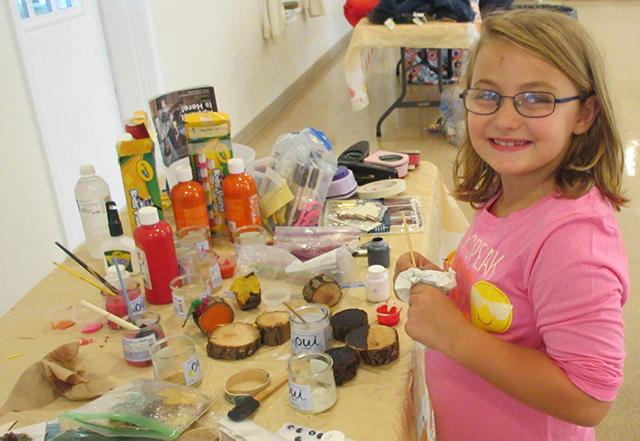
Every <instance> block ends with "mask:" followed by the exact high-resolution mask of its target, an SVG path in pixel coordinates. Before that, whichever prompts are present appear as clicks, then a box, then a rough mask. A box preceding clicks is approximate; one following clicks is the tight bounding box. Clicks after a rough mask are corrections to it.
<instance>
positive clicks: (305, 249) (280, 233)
mask: <svg viewBox="0 0 640 441" xmlns="http://www.w3.org/2000/svg"><path fill="white" fill-rule="evenodd" d="M359 236H360V230H358V229H357V228H352V227H276V231H275V236H274V238H273V239H274V242H273V244H274V245H275V246H276V247H278V248H282V249H285V250H287V251H289V252H290V253H291V254H293V255H294V256H296V257H297V258H298V259H300V260H301V261H303V262H304V261H307V260H309V259H312V258H314V257H317V256H319V255H321V254H324V253H326V252H328V251H331V250H334V249H336V248H338V247H340V246H342V245H346V246H347V247H348V248H349V249H350V250H351V251H352V252H353V251H355V250H356V249H357V248H358V239H359Z"/></svg>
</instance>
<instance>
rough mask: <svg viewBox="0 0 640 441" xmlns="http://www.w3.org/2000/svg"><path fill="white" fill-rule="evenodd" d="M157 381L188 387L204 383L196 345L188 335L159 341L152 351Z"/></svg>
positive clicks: (154, 373)
mask: <svg viewBox="0 0 640 441" xmlns="http://www.w3.org/2000/svg"><path fill="white" fill-rule="evenodd" d="M150 352H151V358H152V360H153V375H154V377H155V379H156V380H164V381H169V382H171V383H176V384H184V385H186V386H199V385H200V383H202V368H201V365H200V358H199V357H198V353H197V352H196V344H195V342H194V341H193V339H192V338H191V337H189V336H187V335H176V336H172V337H167V338H163V339H162V340H159V341H157V342H156V343H155V344H154V345H153V346H152V347H151V349H150Z"/></svg>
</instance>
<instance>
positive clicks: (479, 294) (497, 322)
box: [471, 280, 513, 334]
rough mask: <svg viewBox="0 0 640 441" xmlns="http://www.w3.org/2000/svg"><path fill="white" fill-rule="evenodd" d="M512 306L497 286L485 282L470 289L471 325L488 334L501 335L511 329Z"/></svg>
mask: <svg viewBox="0 0 640 441" xmlns="http://www.w3.org/2000/svg"><path fill="white" fill-rule="evenodd" d="M512 319H513V305H512V304H511V301H510V300H509V297H507V295H506V294H505V293H504V292H502V291H501V290H500V289H499V288H498V287H497V286H495V285H494V284H492V283H489V282H487V281H485V280H481V281H479V282H476V283H474V284H473V286H472V287H471V323H473V325H474V326H476V327H478V328H480V329H484V330H485V331H488V332H493V333H496V334H502V333H504V332H506V331H507V330H508V329H509V328H510V327H511V321H512Z"/></svg>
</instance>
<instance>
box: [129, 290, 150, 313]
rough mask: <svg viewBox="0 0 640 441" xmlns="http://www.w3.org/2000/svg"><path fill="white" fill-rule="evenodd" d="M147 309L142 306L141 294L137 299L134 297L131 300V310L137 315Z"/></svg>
mask: <svg viewBox="0 0 640 441" xmlns="http://www.w3.org/2000/svg"><path fill="white" fill-rule="evenodd" d="M146 309H147V307H146V306H145V304H144V297H142V294H140V295H139V296H138V297H136V298H135V299H133V300H131V310H132V311H133V312H134V313H135V314H137V313H139V312H143V311H145V310H146Z"/></svg>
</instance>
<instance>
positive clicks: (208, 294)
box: [200, 283, 211, 300]
mask: <svg viewBox="0 0 640 441" xmlns="http://www.w3.org/2000/svg"><path fill="white" fill-rule="evenodd" d="M209 297H211V289H210V288H209V284H208V283H207V287H206V288H205V290H204V291H202V294H200V300H204V299H207V298H209Z"/></svg>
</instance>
